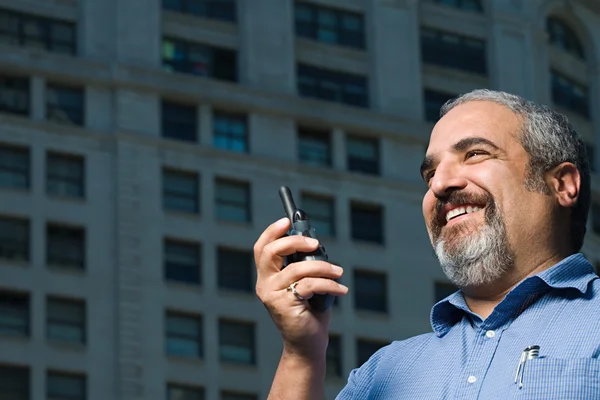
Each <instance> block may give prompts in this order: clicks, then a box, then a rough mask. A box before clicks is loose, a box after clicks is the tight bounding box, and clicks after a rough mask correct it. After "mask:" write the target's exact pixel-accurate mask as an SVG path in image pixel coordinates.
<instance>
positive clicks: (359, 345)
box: [356, 339, 389, 367]
mask: <svg viewBox="0 0 600 400" xmlns="http://www.w3.org/2000/svg"><path fill="white" fill-rule="evenodd" d="M387 344H389V342H384V341H381V340H371V339H358V340H357V341H356V355H357V358H358V360H357V361H358V363H357V365H356V366H357V367H359V366H361V365H363V364H364V363H366V362H367V360H368V359H369V358H370V357H371V356H372V355H373V354H375V352H376V351H377V350H379V349H380V348H382V347H383V346H385V345H387Z"/></svg>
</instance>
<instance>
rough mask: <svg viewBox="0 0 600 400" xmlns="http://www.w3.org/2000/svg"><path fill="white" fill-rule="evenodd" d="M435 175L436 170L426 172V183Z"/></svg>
mask: <svg viewBox="0 0 600 400" xmlns="http://www.w3.org/2000/svg"><path fill="white" fill-rule="evenodd" d="M434 175H435V170H432V171H428V172H426V173H425V183H427V184H429V181H430V180H431V179H432V178H433V176H434Z"/></svg>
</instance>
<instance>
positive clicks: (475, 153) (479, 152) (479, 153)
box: [465, 150, 487, 158]
mask: <svg viewBox="0 0 600 400" xmlns="http://www.w3.org/2000/svg"><path fill="white" fill-rule="evenodd" d="M485 154H487V152H486V151H483V150H470V151H468V152H467V154H466V156H465V158H471V157H475V156H482V155H485Z"/></svg>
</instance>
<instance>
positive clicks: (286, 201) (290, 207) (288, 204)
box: [279, 186, 298, 222]
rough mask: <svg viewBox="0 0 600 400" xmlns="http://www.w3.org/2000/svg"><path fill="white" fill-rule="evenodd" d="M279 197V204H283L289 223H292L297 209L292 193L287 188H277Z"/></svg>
mask: <svg viewBox="0 0 600 400" xmlns="http://www.w3.org/2000/svg"><path fill="white" fill-rule="evenodd" d="M279 197H281V202H282V203H283V208H284V209H285V213H286V214H287V216H288V218H289V219H290V221H291V222H294V214H295V213H296V211H297V210H298V209H297V208H296V204H295V203H294V198H293V197H292V191H291V190H290V188H289V187H287V186H282V187H280V188H279Z"/></svg>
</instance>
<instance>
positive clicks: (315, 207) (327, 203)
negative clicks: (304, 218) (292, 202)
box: [302, 193, 335, 237]
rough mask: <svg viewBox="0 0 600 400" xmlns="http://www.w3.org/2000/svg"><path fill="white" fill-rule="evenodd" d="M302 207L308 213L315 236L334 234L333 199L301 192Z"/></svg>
mask: <svg viewBox="0 0 600 400" xmlns="http://www.w3.org/2000/svg"><path fill="white" fill-rule="evenodd" d="M302 209H303V210H304V211H305V212H306V213H307V214H308V217H309V218H310V223H311V225H312V227H313V228H315V232H316V234H317V237H321V236H330V237H333V236H335V207H334V202H333V199H331V198H327V197H322V196H314V195H310V194H306V193H303V194H302Z"/></svg>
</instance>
